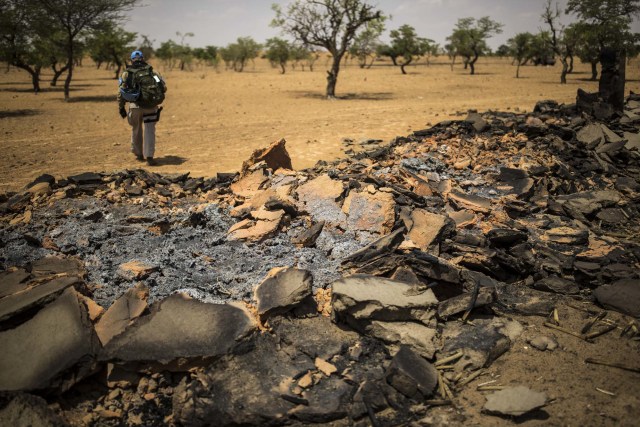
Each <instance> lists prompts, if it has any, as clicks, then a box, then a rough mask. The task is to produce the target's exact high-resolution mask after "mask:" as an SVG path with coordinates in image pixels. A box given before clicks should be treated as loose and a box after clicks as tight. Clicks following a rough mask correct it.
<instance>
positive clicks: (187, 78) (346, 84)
mask: <svg viewBox="0 0 640 427" xmlns="http://www.w3.org/2000/svg"><path fill="white" fill-rule="evenodd" d="M151 63H152V65H155V66H156V68H157V69H158V70H159V71H160V72H161V73H162V74H163V76H164V77H165V79H166V81H167V84H168V88H169V90H168V93H167V99H166V101H165V108H164V111H163V113H162V118H161V121H160V123H159V124H158V127H157V151H156V157H157V158H158V159H159V161H160V165H159V166H158V167H156V168H155V170H157V171H158V172H161V173H170V172H183V171H190V172H191V175H192V176H212V175H214V174H215V173H216V172H225V171H234V170H238V169H239V168H240V166H241V164H242V161H243V160H244V159H246V158H247V157H248V156H249V155H250V153H251V152H252V151H253V150H254V149H256V148H259V147H264V146H266V145H268V144H269V143H271V142H273V141H275V140H278V139H281V138H285V139H286V140H287V148H288V150H289V152H290V154H291V157H292V159H293V165H294V167H295V168H297V169H299V168H305V167H310V166H313V165H314V164H315V163H316V162H317V161H318V160H332V159H335V158H337V157H341V156H342V155H343V150H344V149H345V145H344V144H343V143H342V140H343V138H351V139H353V140H355V141H360V140H362V139H364V138H373V139H381V140H383V141H388V140H390V139H392V138H394V137H395V136H404V135H407V134H409V133H411V132H412V131H414V130H418V129H423V128H425V127H427V126H428V125H429V124H435V123H437V122H439V121H441V120H444V119H448V118H453V117H455V114H456V113H457V112H466V111H467V110H468V109H470V108H473V109H478V110H479V111H484V110H487V109H499V110H515V109H516V108H519V109H520V110H522V111H524V110H527V111H531V109H532V108H533V106H534V105H535V103H536V101H538V100H540V99H555V100H558V101H560V102H564V103H570V102H573V101H574V100H575V95H576V90H577V88H578V87H581V88H583V89H585V90H588V91H595V90H596V87H597V83H595V82H589V81H587V79H588V77H589V76H590V74H589V72H588V71H589V70H588V67H587V66H585V65H582V64H577V67H576V71H577V72H576V73H575V74H572V75H570V76H569V82H568V84H566V85H560V84H559V83H558V82H559V71H560V68H559V67H558V66H556V67H546V68H543V67H533V66H527V67H523V68H522V69H521V76H522V77H521V78H520V79H515V67H514V66H511V64H510V61H509V60H499V59H484V58H483V59H481V60H480V61H479V63H478V66H477V70H478V75H476V76H470V75H468V74H467V71H465V70H463V69H462V67H461V66H460V65H457V66H456V68H455V69H454V70H453V71H451V69H450V67H449V65H448V63H447V60H445V58H439V60H436V61H435V63H433V64H432V65H431V66H429V67H427V66H426V65H425V64H424V63H421V64H419V65H418V66H415V67H409V68H408V70H409V74H408V75H402V74H401V73H400V69H399V68H396V67H392V66H389V64H388V63H377V64H376V65H375V66H374V67H373V68H371V69H368V70H367V69H364V70H363V69H360V68H359V67H358V66H357V65H356V64H355V63H354V64H351V63H350V64H348V65H347V66H345V67H343V68H342V70H341V74H340V76H339V80H338V87H337V94H338V95H339V96H340V97H342V98H343V99H339V100H336V101H328V100H326V99H324V98H323V94H324V88H325V71H324V70H325V64H326V62H325V61H324V60H320V61H318V63H316V67H315V68H314V71H313V72H310V71H308V69H307V71H302V70H301V69H300V68H298V69H297V70H295V71H291V70H289V71H288V72H287V73H286V74H284V75H282V74H280V73H279V71H278V70H277V69H275V68H272V67H271V66H270V65H269V64H268V63H267V62H266V61H264V60H257V61H256V62H255V64H253V65H252V64H250V65H249V66H248V67H247V69H245V71H244V72H242V73H236V72H233V71H225V70H224V66H222V67H221V69H220V71H219V72H216V71H215V70H213V69H212V68H209V69H207V70H203V69H196V70H194V71H191V72H186V71H178V70H165V69H163V66H162V65H161V64H159V63H156V61H153V60H152V61H151ZM627 75H628V78H629V79H630V82H629V83H628V84H627V90H633V91H636V92H637V91H639V89H640V86H639V83H638V82H639V80H638V79H639V78H640V72H639V70H638V63H637V62H632V64H631V66H630V67H629V68H628V71H627ZM74 76H75V77H74V80H73V82H72V93H71V102H64V100H63V93H62V88H61V87H56V88H50V87H49V83H48V80H49V79H50V77H51V76H50V74H46V73H45V74H44V75H43V80H44V81H43V83H42V87H43V89H44V91H43V92H42V93H40V94H38V95H34V94H33V93H32V91H31V86H30V83H29V82H30V78H29V77H28V75H27V74H26V73H25V72H23V71H17V70H13V69H12V70H10V71H9V72H4V71H2V72H0V147H1V150H0V192H4V191H10V190H17V189H19V188H21V187H22V186H23V185H25V184H26V183H28V182H30V181H31V180H32V179H34V178H35V177H37V176H38V175H40V174H42V173H50V174H52V175H54V176H56V177H57V178H62V177H66V176H68V175H70V174H74V173H79V172H84V171H96V172H97V171H113V170H119V169H126V168H136V167H140V165H141V164H140V163H138V162H136V161H135V160H134V158H133V156H132V155H131V154H130V144H129V133H130V132H129V129H130V128H129V126H128V124H127V123H126V122H125V121H124V120H122V119H120V116H119V115H118V108H117V104H116V102H115V93H116V81H115V80H114V79H113V73H112V72H110V71H106V70H104V69H102V70H96V69H95V67H94V66H93V65H92V64H91V61H90V60H86V61H85V64H84V66H83V67H79V68H77V69H76V73H75V74H74ZM59 86H61V84H59Z"/></svg>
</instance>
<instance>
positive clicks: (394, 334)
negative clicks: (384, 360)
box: [366, 320, 439, 359]
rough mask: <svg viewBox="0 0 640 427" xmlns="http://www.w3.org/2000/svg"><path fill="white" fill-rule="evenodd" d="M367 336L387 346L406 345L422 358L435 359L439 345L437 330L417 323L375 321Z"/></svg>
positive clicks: (367, 331) (369, 327) (367, 329)
mask: <svg viewBox="0 0 640 427" xmlns="http://www.w3.org/2000/svg"><path fill="white" fill-rule="evenodd" d="M366 334H367V335H369V336H371V337H374V338H377V339H379V340H382V341H384V342H385V343H387V344H404V345H407V346H409V347H411V349H412V350H413V351H415V352H416V353H418V354H419V355H420V356H422V357H424V358H427V359H433V356H434V355H435V353H436V350H437V349H438V346H439V344H438V343H437V342H436V337H437V330H436V329H435V328H430V327H427V326H425V325H423V324H420V323H415V322H381V321H378V320H374V321H373V322H371V325H370V326H368V327H367V328H366Z"/></svg>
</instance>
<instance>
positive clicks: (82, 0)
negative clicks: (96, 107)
mask: <svg viewBox="0 0 640 427" xmlns="http://www.w3.org/2000/svg"><path fill="white" fill-rule="evenodd" d="M33 1H34V2H35V3H36V4H38V5H39V6H41V7H42V9H43V11H44V12H45V13H46V14H47V15H48V16H50V17H51V18H52V19H53V20H54V21H55V22H56V24H57V27H58V28H59V29H60V30H62V31H64V35H65V50H66V54H67V67H68V70H67V78H66V80H65V82H64V99H65V100H69V92H70V86H71V79H72V78H73V67H74V65H75V63H74V59H75V51H76V50H77V49H78V38H79V37H80V36H81V33H82V31H84V30H87V29H91V28H94V27H96V26H97V25H98V24H100V23H102V22H104V21H113V22H116V21H119V20H121V19H122V18H123V16H122V12H124V11H126V10H130V9H131V8H132V7H133V6H134V5H135V3H136V2H137V1H138V0H33Z"/></svg>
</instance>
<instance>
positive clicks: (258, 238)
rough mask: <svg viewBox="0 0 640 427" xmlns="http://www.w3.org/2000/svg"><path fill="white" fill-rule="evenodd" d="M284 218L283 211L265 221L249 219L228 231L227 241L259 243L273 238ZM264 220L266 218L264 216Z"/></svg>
mask: <svg viewBox="0 0 640 427" xmlns="http://www.w3.org/2000/svg"><path fill="white" fill-rule="evenodd" d="M283 217H284V211H278V212H276V213H275V215H271V216H269V217H268V219H266V220H257V221H252V220H249V219H246V220H243V221H240V222H239V223H237V224H235V225H234V226H232V227H231V228H230V229H229V233H228V235H227V240H229V241H234V240H239V241H247V242H254V243H259V242H262V241H263V240H265V239H268V238H270V237H272V236H274V235H275V234H276V233H277V231H278V229H279V228H280V223H281V221H282V218H283ZM265 218H267V217H266V216H265Z"/></svg>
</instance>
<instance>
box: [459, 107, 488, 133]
mask: <svg viewBox="0 0 640 427" xmlns="http://www.w3.org/2000/svg"><path fill="white" fill-rule="evenodd" d="M464 120H465V122H469V123H471V125H472V126H473V128H474V129H475V131H476V132H482V131H483V130H485V129H486V128H487V127H488V126H489V125H488V124H487V122H486V121H485V120H484V119H483V118H482V116H481V115H480V114H478V112H477V111H474V110H469V112H468V113H467V118H466V119H464Z"/></svg>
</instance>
